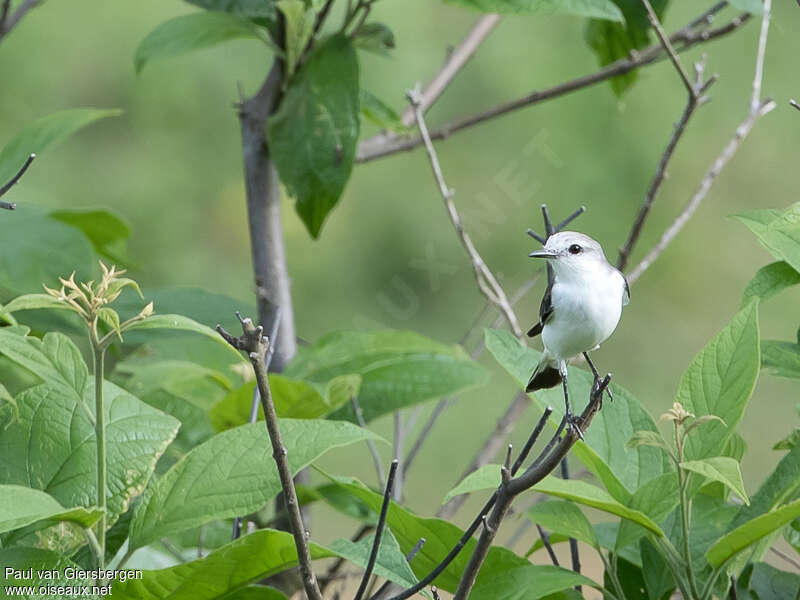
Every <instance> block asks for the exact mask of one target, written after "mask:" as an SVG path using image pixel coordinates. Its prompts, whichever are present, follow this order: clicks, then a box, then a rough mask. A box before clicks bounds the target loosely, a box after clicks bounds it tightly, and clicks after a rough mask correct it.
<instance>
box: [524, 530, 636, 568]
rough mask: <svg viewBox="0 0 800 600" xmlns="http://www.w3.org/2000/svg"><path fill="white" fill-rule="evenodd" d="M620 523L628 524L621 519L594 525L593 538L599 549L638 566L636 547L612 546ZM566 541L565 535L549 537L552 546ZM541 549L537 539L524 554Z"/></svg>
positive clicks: (542, 546)
mask: <svg viewBox="0 0 800 600" xmlns="http://www.w3.org/2000/svg"><path fill="white" fill-rule="evenodd" d="M620 523H629V521H625V520H624V519H623V520H621V521H615V522H606V523H596V524H595V525H594V526H593V527H592V529H593V530H594V534H595V537H597V541H598V543H599V544H600V547H601V548H603V549H604V550H608V551H609V552H613V553H615V554H616V555H617V556H619V557H620V558H624V559H625V560H627V561H628V562H630V563H632V564H635V565H637V566H639V565H641V563H642V558H641V556H640V554H639V549H638V547H637V546H631V545H629V546H627V547H625V548H616V547H615V545H614V541H615V540H616V538H617V534H618V532H619V526H620ZM567 541H569V538H568V537H567V536H566V535H561V534H560V533H553V534H551V535H550V544H551V545H552V546H555V545H556V544H561V543H563V542H567ZM542 548H544V543H543V542H542V540H541V538H539V539H537V540H536V541H535V542H534V543H533V545H532V546H531V547H530V549H529V550H528V551H527V552H526V553H525V556H526V557H529V556H530V555H531V554H533V553H534V552H536V551H538V550H541V549H542Z"/></svg>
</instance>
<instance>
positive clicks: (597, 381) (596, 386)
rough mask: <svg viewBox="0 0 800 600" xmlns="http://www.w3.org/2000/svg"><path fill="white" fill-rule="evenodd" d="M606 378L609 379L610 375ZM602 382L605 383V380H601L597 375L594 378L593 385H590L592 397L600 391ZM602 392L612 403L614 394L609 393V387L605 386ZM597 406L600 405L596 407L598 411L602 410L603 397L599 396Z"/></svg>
mask: <svg viewBox="0 0 800 600" xmlns="http://www.w3.org/2000/svg"><path fill="white" fill-rule="evenodd" d="M606 377H607V378H609V379H610V378H611V373H609V374H608V375H606ZM603 381H605V379H603V378H601V377H600V375H599V374H598V375H595V376H594V383H592V396H593V397H594V396H595V395H596V394H597V391H598V390H599V389H600V385H601V384H602V383H603ZM604 391H605V393H606V394H608V399H609V400H611V401H612V402H613V401H614V394H613V393H612V392H611V387H610V386H608V385H606V386H605V390H604ZM598 404H599V405H600V406H599V407H598V410H601V409H602V408H603V397H602V396H600V399H599V400H598Z"/></svg>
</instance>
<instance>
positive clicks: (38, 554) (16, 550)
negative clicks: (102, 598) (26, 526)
mask: <svg viewBox="0 0 800 600" xmlns="http://www.w3.org/2000/svg"><path fill="white" fill-rule="evenodd" d="M0 564H2V565H3V568H2V569H0V586H1V587H0V589H3V591H4V592H5V586H9V585H17V586H34V587H37V588H38V587H39V586H40V585H47V586H79V587H80V586H84V585H93V582H92V581H90V580H88V579H86V578H84V577H76V578H74V579H67V578H66V577H65V576H64V569H66V568H67V567H73V568H76V567H78V565H76V564H75V563H74V562H72V561H71V560H69V559H68V558H67V557H65V556H63V555H62V554H59V553H58V552H54V551H52V550H44V549H42V548H26V547H10V548H0ZM6 568H10V569H12V570H13V571H16V572H20V571H24V570H26V569H33V578H32V579H30V578H27V577H26V576H22V577H16V576H15V574H14V572H13V571H12V573H11V576H10V577H9V576H7V575H6ZM49 571H55V572H56V573H57V574H59V575H58V576H57V577H56V578H55V579H46V578H45V577H44V573H45V572H49ZM18 597H24V596H18ZM40 597H41V596H39V595H31V596H27V598H29V599H30V600H33V599H34V598H40ZM90 597H91V596H90ZM48 598H53V599H54V600H55V599H59V600H60V598H66V596H56V595H51V596H48Z"/></svg>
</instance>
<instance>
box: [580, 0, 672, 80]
mask: <svg viewBox="0 0 800 600" xmlns="http://www.w3.org/2000/svg"><path fill="white" fill-rule="evenodd" d="M614 3H615V4H616V5H617V7H619V9H620V11H621V13H622V15H623V17H624V20H623V19H617V20H618V21H623V22H622V23H612V22H610V21H601V20H591V21H589V23H588V24H587V25H586V34H585V36H586V42H587V43H588V44H589V47H590V48H591V49H592V50H594V53H595V54H596V55H597V58H598V61H599V62H600V66H603V67H604V66H606V65H608V64H610V63H612V62H614V61H616V60H619V59H621V58H626V57H628V56H630V54H631V51H633V50H639V49H641V48H644V47H645V46H647V45H649V44H650V35H649V30H650V21H649V20H648V18H647V13H646V12H645V10H644V7H643V6H642V3H641V2H640V0H614ZM667 3H668V0H654V1H651V3H650V4H651V6H652V7H653V10H655V12H656V14H657V15H658V16H659V17H661V16H663V14H664V11H665V9H666V6H667ZM636 77H637V72H636V71H630V72H629V73H626V74H624V75H618V76H616V77H614V78H612V79H611V88H612V89H613V90H614V93H615V94H617V95H618V96H621V95H622V94H623V93H624V92H625V91H626V90H627V89H628V88H629V87H630V86H631V85H633V83H634V82H635V81H636Z"/></svg>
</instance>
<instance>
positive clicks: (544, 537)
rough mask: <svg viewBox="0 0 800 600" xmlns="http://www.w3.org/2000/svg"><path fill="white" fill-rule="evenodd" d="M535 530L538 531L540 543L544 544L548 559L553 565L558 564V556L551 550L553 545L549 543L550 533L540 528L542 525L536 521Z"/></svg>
mask: <svg viewBox="0 0 800 600" xmlns="http://www.w3.org/2000/svg"><path fill="white" fill-rule="evenodd" d="M536 530H537V531H538V532H539V538H540V539H541V540H542V544H544V549H545V550H547V554H548V555H549V556H550V561H551V562H552V563H553V564H554V565H555V566H557V567H558V566H560V565H559V564H558V557H557V556H556V553H555V551H554V550H553V545H552V544H551V543H550V535H549V534H548V533H547V532H546V531H545V530H544V529H542V526H541V525H539V524H538V523H537V524H536Z"/></svg>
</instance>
